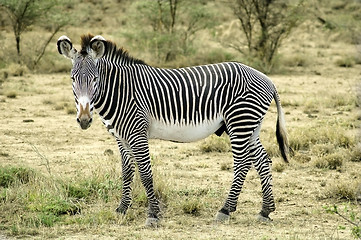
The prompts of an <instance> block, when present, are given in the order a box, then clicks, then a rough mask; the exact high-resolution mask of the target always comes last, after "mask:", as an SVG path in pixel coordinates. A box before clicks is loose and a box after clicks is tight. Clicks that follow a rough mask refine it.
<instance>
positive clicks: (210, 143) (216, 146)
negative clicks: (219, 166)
mask: <svg viewBox="0 0 361 240" xmlns="http://www.w3.org/2000/svg"><path fill="white" fill-rule="evenodd" d="M199 148H200V150H201V152H203V153H208V152H230V151H231V144H230V141H229V138H226V137H224V136H221V137H218V136H216V135H211V136H209V137H208V138H206V139H205V140H203V141H202V142H201V144H200V145H199Z"/></svg>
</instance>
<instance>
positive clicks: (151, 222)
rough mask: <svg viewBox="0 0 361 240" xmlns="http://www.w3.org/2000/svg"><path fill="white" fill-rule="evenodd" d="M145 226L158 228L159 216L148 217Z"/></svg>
mask: <svg viewBox="0 0 361 240" xmlns="http://www.w3.org/2000/svg"><path fill="white" fill-rule="evenodd" d="M145 226H146V227H151V228H157V227H159V219H158V218H153V217H149V218H147V220H146V221H145Z"/></svg>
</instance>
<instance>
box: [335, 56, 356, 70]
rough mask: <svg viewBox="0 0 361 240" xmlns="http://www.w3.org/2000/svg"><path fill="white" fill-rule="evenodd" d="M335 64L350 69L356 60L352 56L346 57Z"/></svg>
mask: <svg viewBox="0 0 361 240" xmlns="http://www.w3.org/2000/svg"><path fill="white" fill-rule="evenodd" d="M335 64H336V65H337V66H338V67H345V68H350V67H353V66H354V65H355V59H354V58H352V57H350V56H344V57H342V58H339V59H337V60H336V62H335Z"/></svg>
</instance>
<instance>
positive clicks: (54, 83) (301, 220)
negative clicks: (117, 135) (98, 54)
mask: <svg viewBox="0 0 361 240" xmlns="http://www.w3.org/2000/svg"><path fill="white" fill-rule="evenodd" d="M336 70H337V71H336ZM336 70H335V73H323V74H321V75H316V74H306V75H287V76H277V75H275V76H271V78H272V79H273V81H274V82H275V84H276V85H277V87H278V90H279V92H280V95H281V101H282V100H283V101H284V103H285V106H284V110H285V112H286V119H287V124H288V129H289V134H290V139H291V141H292V139H293V138H296V137H297V136H293V135H292V134H300V133H301V132H302V131H304V130H307V129H308V127H310V128H313V127H314V126H317V125H318V124H319V123H322V124H328V123H329V124H331V125H330V127H331V128H332V129H329V131H332V130H333V129H335V130H342V131H347V132H348V136H355V134H356V132H357V131H358V129H357V128H356V127H351V128H350V127H346V128H345V129H347V130H344V128H339V127H335V125H334V123H333V122H335V121H336V122H338V123H341V124H344V123H345V122H348V123H349V124H354V123H357V121H359V120H357V117H358V116H359V115H358V113H357V110H356V109H353V108H352V109H345V110H343V111H341V110H340V109H331V108H329V109H320V110H317V111H316V110H313V111H312V112H307V111H305V109H304V108H305V106H300V105H302V104H303V103H304V102H308V101H309V100H308V99H309V97H314V99H316V100H315V101H316V102H317V101H318V100H317V99H321V100H320V101H323V99H327V100H330V97H329V96H334V97H337V96H339V95H338V94H342V96H343V97H347V95H346V94H355V93H352V91H351V89H355V88H354V87H353V86H355V84H356V83H357V81H358V80H359V78H360V73H361V71H360V70H359V69H358V68H351V69H344V68H338V69H336ZM345 81H347V82H346V83H345ZM300 86H303V87H302V90H300ZM3 89H4V90H3V91H4V92H3V95H2V96H0V100H1V101H0V110H1V112H2V114H1V115H0V119H1V120H0V121H1V122H2V124H1V125H0V132H1V133H2V137H1V154H0V162H1V166H9V165H12V166H25V167H28V168H32V169H35V170H36V171H38V172H39V173H41V174H43V175H45V176H46V177H50V178H56V179H70V181H73V180H75V181H76V179H79V178H81V177H84V176H87V177H91V176H92V175H94V174H100V173H101V174H104V173H105V174H115V175H118V176H120V175H121V169H120V166H121V165H120V158H119V157H118V156H117V154H118V153H117V147H116V144H115V141H114V140H113V138H112V136H110V135H109V134H108V133H107V132H106V130H105V128H104V127H103V126H102V124H101V122H100V120H99V119H98V118H97V117H95V121H94V123H93V125H92V126H91V128H89V129H88V130H86V131H83V130H81V129H80V127H79V126H78V125H77V123H76V120H75V112H74V110H73V108H75V107H74V103H73V96H72V91H71V83H70V79H69V76H68V75H67V74H55V75H54V74H53V75H33V74H26V75H24V76H19V77H11V78H9V79H8V80H7V81H6V82H5V83H4V84H3ZM11 92H13V93H15V95H16V97H13V96H11ZM320 92H322V93H324V94H327V96H326V95H323V96H320ZM319 104H321V103H319ZM309 105H310V104H309ZM345 105H347V104H345ZM342 106H343V107H345V106H344V105H342ZM347 106H348V105H347ZM311 108H312V107H311ZM275 117H276V109H275V106H274V105H271V108H270V111H269V113H268V114H267V118H266V119H265V122H264V126H263V130H262V133H261V135H262V136H266V137H264V138H266V141H269V142H267V143H264V144H265V146H266V148H271V149H273V148H276V142H275V141H276V140H275V138H274V137H272V136H273V135H274V129H275ZM352 121H355V122H354V123H353V122H352ZM342 126H343V125H342ZM297 129H298V130H299V129H302V131H298V130H297ZM320 129H321V130H322V127H320ZM312 131H314V129H313V130H312ZM314 134H316V135H317V131H315V132H314ZM321 134H322V133H321ZM339 134H341V135H342V134H343V133H339ZM267 136H269V137H268V138H267ZM264 141H265V140H264ZM295 141H296V140H295ZM202 144H204V141H200V142H196V143H189V144H179V143H171V142H167V141H160V140H151V141H150V148H151V155H152V162H153V165H154V171H155V173H154V175H155V184H156V185H157V184H159V185H160V187H163V188H164V189H167V190H166V193H168V194H169V195H170V197H169V198H168V199H166V201H165V204H164V206H163V218H162V223H161V226H160V227H159V228H157V229H148V228H145V227H144V226H143V225H144V221H145V208H144V206H139V207H140V209H141V210H142V211H140V210H139V209H136V208H135V207H136V206H135V207H134V206H133V208H131V209H130V210H129V212H128V215H129V216H127V217H126V218H125V219H123V218H121V217H120V216H117V215H115V214H114V215H113V213H112V212H113V211H114V209H115V207H116V204H117V199H118V200H119V197H120V192H119V195H118V196H115V197H114V200H112V201H110V202H104V201H103V202H100V201H95V202H90V203H88V204H87V206H85V207H84V210H83V211H82V213H81V214H80V215H83V216H79V215H74V216H67V219H68V221H69V218H74V219H76V218H83V217H84V218H87V217H86V216H89V215H90V214H92V213H94V214H96V215H97V216H98V217H97V218H99V214H100V213H104V214H107V215H109V216H105V218H109V219H108V220H103V221H100V220H99V219H97V220H94V222H90V221H89V222H87V223H76V221H75V223H73V224H69V222H68V223H67V224H64V223H56V224H55V225H54V226H51V227H40V228H39V229H40V230H39V231H37V233H36V234H35V235H34V236H30V235H29V233H26V231H25V234H24V235H21V234H20V236H23V237H24V236H26V238H30V237H31V238H34V239H37V238H57V239H58V238H59V239H145V238H146V239H185V238H187V239H189V238H192V239H331V238H332V239H349V238H350V237H351V234H350V230H349V229H348V228H345V229H344V228H340V227H339V226H347V222H345V221H344V220H342V219H341V218H339V217H337V216H336V215H331V214H329V213H327V212H326V211H325V209H324V207H325V206H330V205H332V204H340V205H342V204H343V203H342V202H340V200H338V199H335V198H332V197H331V198H329V197H328V195H327V194H328V191H330V190H329V189H330V187H331V186H332V185H335V184H337V183H338V182H341V183H342V182H347V183H350V184H354V183H355V182H358V183H359V182H360V175H359V172H360V170H361V165H360V163H359V162H352V161H349V160H347V158H345V160H343V164H342V166H340V167H339V168H337V169H336V170H330V169H328V168H317V167H315V164H314V163H313V162H314V161H316V160H315V159H316V158H317V156H315V155H314V154H313V153H312V152H308V151H302V149H300V150H299V151H298V152H297V155H296V156H297V158H296V160H295V159H291V161H290V163H289V164H283V163H282V161H281V159H280V157H279V156H278V155H277V154H274V155H275V156H274V157H273V163H274V168H275V167H276V169H274V171H273V179H274V195H275V199H276V205H277V210H276V211H275V212H274V213H272V214H271V217H272V219H273V221H272V222H270V223H262V222H258V221H257V220H256V214H257V213H258V212H259V210H260V208H261V190H260V183H259V179H258V176H257V173H256V171H255V170H251V172H250V173H249V174H248V176H247V179H246V182H245V186H244V188H243V190H242V193H241V195H240V198H239V203H238V209H237V211H236V212H235V213H233V214H232V217H231V220H230V221H229V223H225V224H216V223H214V222H213V219H214V216H215V214H216V212H217V211H218V210H219V208H220V207H221V206H222V202H223V201H224V199H225V197H226V195H227V192H228V189H229V186H230V182H231V180H232V171H231V166H232V160H231V153H230V152H221V153H219V152H210V153H203V152H202V151H201V150H200V148H201V147H200V146H201V145H202ZM315 145H317V144H316V143H315ZM271 151H272V152H273V153H274V152H277V148H276V149H273V150H271ZM342 151H343V150H342ZM308 153H310V154H313V155H310V156H309V158H311V159H308V158H307V154H308ZM271 155H272V154H271ZM300 156H303V157H300ZM299 159H306V161H300V160H299ZM307 159H308V160H307ZM224 166H227V167H224ZM137 180H138V182H139V179H136V181H137ZM135 188H141V187H140V186H136V187H135ZM179 201H180V202H179ZM187 202H191V203H192V202H194V203H195V204H196V205H197V204H198V205H197V206H198V207H197V208H195V209H196V212H197V214H192V213H187V211H186V210H184V206H186V203H187ZM135 205H136V204H135ZM354 207H355V206H354ZM70 222H71V221H70ZM9 233H10V232H9V231H8V230H6V231H4V234H5V235H7V236H9V238H11V235H9Z"/></svg>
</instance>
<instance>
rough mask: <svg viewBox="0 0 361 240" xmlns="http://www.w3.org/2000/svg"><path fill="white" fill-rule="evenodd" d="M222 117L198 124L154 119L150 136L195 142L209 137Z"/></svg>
mask: <svg viewBox="0 0 361 240" xmlns="http://www.w3.org/2000/svg"><path fill="white" fill-rule="evenodd" d="M222 122H223V119H222V117H220V116H219V117H216V118H215V119H212V120H205V121H203V122H201V123H198V124H193V123H192V124H188V125H186V124H184V123H176V124H166V123H165V122H164V121H158V120H155V119H152V120H151V122H150V126H149V129H148V137H149V138H156V139H163V140H170V141H175V142H194V141H197V140H200V139H203V138H206V137H208V136H209V135H211V134H212V133H214V132H215V131H217V130H218V129H219V128H220V127H221V126H222V124H223V123H222Z"/></svg>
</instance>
